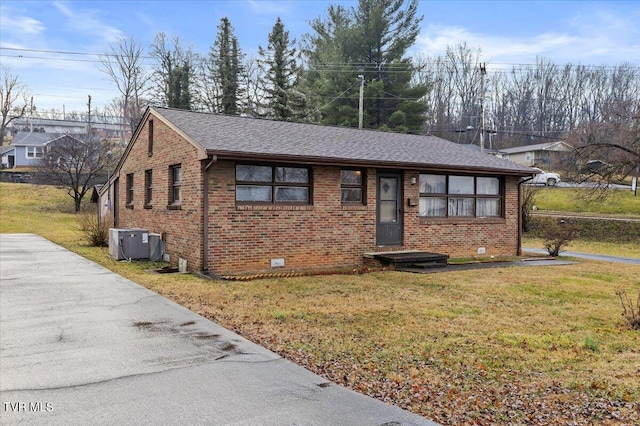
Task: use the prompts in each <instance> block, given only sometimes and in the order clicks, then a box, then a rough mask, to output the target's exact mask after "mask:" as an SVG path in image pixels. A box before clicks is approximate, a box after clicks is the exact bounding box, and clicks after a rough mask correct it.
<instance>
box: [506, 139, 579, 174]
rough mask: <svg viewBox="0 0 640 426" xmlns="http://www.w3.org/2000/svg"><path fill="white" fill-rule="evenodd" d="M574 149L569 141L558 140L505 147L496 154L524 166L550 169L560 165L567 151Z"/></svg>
mask: <svg viewBox="0 0 640 426" xmlns="http://www.w3.org/2000/svg"><path fill="white" fill-rule="evenodd" d="M572 150H573V147H572V146H571V145H569V144H568V143H566V142H562V141H556V142H546V143H539V144H535V145H526V146H518V147H515V148H505V149H501V150H499V151H498V152H497V153H496V156H497V157H500V158H504V159H505V160H511V161H513V162H515V163H518V164H522V165H523V166H530V167H531V166H535V167H540V168H543V169H545V170H550V169H552V168H557V167H558V166H560V164H561V163H562V162H563V160H564V158H565V157H566V153H567V152H569V151H572Z"/></svg>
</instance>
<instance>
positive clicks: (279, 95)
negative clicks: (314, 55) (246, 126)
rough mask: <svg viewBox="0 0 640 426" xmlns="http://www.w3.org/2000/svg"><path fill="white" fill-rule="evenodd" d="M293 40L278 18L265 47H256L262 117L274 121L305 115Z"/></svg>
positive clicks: (304, 99)
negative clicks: (262, 94)
mask: <svg viewBox="0 0 640 426" xmlns="http://www.w3.org/2000/svg"><path fill="white" fill-rule="evenodd" d="M294 45H295V40H289V31H285V28H284V24H283V23H282V20H281V19H280V18H278V19H277V20H276V23H275V24H274V26H273V29H272V30H271V33H270V34H269V43H268V45H267V48H266V49H264V48H263V47H262V46H259V47H258V52H259V54H260V58H261V59H260V62H259V63H260V68H261V70H262V71H263V74H264V75H265V78H264V79H262V81H261V83H262V87H263V90H264V91H265V93H266V99H267V103H266V105H263V106H262V107H263V108H265V109H266V112H265V113H264V114H262V115H264V116H266V117H270V118H274V119H276V120H301V119H303V118H304V116H305V115H306V112H305V110H306V97H305V96H304V94H303V93H301V92H300V91H299V90H297V86H298V78H299V71H300V70H299V67H298V64H297V61H296V49H295V47H294Z"/></svg>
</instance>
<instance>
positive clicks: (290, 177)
mask: <svg viewBox="0 0 640 426" xmlns="http://www.w3.org/2000/svg"><path fill="white" fill-rule="evenodd" d="M236 202H237V203H239V204H310V203H311V170H310V169H309V168H308V167H292V166H266V165H253V164H237V165H236Z"/></svg>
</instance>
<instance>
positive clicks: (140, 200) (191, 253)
mask: <svg viewBox="0 0 640 426" xmlns="http://www.w3.org/2000/svg"><path fill="white" fill-rule="evenodd" d="M148 129H149V126H148V124H147V123H145V125H144V127H143V128H142V129H141V132H140V134H139V135H138V137H137V139H136V140H135V141H134V142H133V145H132V147H131V151H130V152H129V155H128V156H127V158H126V160H125V162H124V164H123V165H122V168H121V170H120V179H119V184H120V188H119V194H118V195H119V200H118V201H119V204H118V205H119V213H120V215H119V224H118V227H120V228H134V227H135V228H144V229H147V230H149V232H154V233H160V234H162V233H164V235H165V238H166V252H167V254H169V257H170V262H171V264H172V265H174V266H175V265H177V264H178V258H183V259H186V260H187V267H188V268H189V269H190V270H194V271H200V270H202V212H203V210H202V200H203V197H202V185H203V181H202V168H203V164H202V162H201V161H199V160H198V159H197V157H198V155H197V154H198V153H197V150H196V148H195V147H194V146H193V145H192V144H190V143H189V142H187V141H186V140H184V139H183V138H181V137H180V136H179V135H178V134H177V133H176V132H174V131H173V130H172V129H171V128H170V127H168V126H167V125H165V124H164V123H163V122H162V121H160V120H158V119H157V118H156V119H154V135H153V154H152V155H151V156H149V154H148V141H149V139H148V138H149V133H148ZM175 164H181V167H182V204H181V206H180V209H169V208H168V204H169V183H170V176H169V174H170V173H169V167H170V166H172V165H175ZM149 169H151V170H153V200H152V202H151V205H150V208H145V205H144V200H145V188H144V183H145V182H144V174H145V170H149ZM129 173H133V175H134V196H133V206H132V208H129V207H127V206H126V194H127V191H126V188H125V185H126V179H125V176H126V175H127V174H129ZM148 207H149V206H148Z"/></svg>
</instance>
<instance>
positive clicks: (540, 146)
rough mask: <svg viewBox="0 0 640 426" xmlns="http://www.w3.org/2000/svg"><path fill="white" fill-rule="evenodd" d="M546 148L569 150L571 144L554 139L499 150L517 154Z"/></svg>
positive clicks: (545, 149)
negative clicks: (552, 140)
mask: <svg viewBox="0 0 640 426" xmlns="http://www.w3.org/2000/svg"><path fill="white" fill-rule="evenodd" d="M547 150H550V151H569V150H571V146H570V145H569V144H567V143H566V142H563V141H555V142H544V143H537V144H535V145H524V146H516V147H514V148H505V149H501V150H500V152H504V153H506V154H517V153H519V152H530V151H547Z"/></svg>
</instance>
